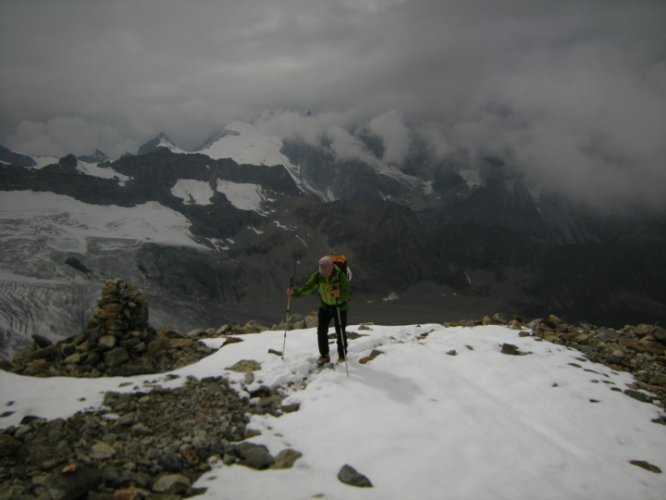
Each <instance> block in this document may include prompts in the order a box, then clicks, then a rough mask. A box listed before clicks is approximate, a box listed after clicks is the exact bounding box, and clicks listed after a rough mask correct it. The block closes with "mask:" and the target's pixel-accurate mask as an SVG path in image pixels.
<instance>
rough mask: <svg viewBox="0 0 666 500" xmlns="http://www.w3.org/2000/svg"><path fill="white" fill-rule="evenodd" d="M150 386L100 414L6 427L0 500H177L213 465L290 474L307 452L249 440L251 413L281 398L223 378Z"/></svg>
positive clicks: (110, 397) (110, 401)
mask: <svg viewBox="0 0 666 500" xmlns="http://www.w3.org/2000/svg"><path fill="white" fill-rule="evenodd" d="M154 384H155V383H154ZM147 385H148V386H147V387H144V388H141V387H134V388H133V389H134V390H138V391H139V392H134V393H127V394H122V393H116V392H110V393H107V394H106V395H105V398H104V404H103V408H102V409H101V410H98V411H90V412H78V413H76V414H75V415H73V416H71V417H70V418H68V419H56V420H51V421H47V420H45V419H42V418H37V417H26V418H24V419H23V421H22V422H21V423H20V424H19V425H17V426H14V427H10V428H8V429H5V430H4V431H3V432H2V433H0V491H2V492H4V493H2V494H0V498H12V499H28V498H31V499H33V498H38V499H42V498H43V499H51V498H58V499H66V498H88V499H112V498H113V499H115V498H155V499H157V498H161V499H164V498H169V499H176V498H182V497H186V496H190V495H193V494H196V493H201V490H197V489H195V488H193V487H192V484H193V483H194V482H195V481H196V480H197V478H198V477H199V476H200V475H201V474H202V473H203V472H206V471H208V470H210V465H209V464H211V463H212V462H223V463H224V464H226V465H233V464H239V465H245V466H247V467H252V468H255V469H265V468H269V467H271V468H289V467H291V466H292V465H293V463H294V461H296V460H297V459H298V458H299V457H300V456H301V454H300V453H299V452H297V451H295V450H290V449H286V450H283V451H282V452H280V454H278V455H277V456H276V457H273V456H271V455H270V453H269V452H268V450H267V449H266V447H264V446H262V445H258V444H254V443H250V442H244V441H243V440H244V439H245V438H247V437H252V436H256V435H258V434H259V432H258V431H254V430H250V429H248V428H247V423H248V420H249V417H248V415H249V414H265V413H271V414H274V415H279V414H281V410H280V406H279V405H280V402H281V401H282V399H283V397H282V396H281V395H280V394H279V393H276V392H274V391H271V390H269V389H264V391H263V393H262V395H261V397H259V396H257V397H256V398H253V399H252V400H250V399H248V398H241V397H240V396H238V395H237V394H236V392H234V391H233V390H232V389H231V388H230V387H229V385H228V383H227V381H226V380H224V379H222V378H219V377H216V378H206V379H203V380H196V379H193V378H190V379H188V380H187V381H186V382H185V384H184V385H183V386H182V387H180V388H178V389H173V390H165V389H162V388H161V387H160V386H159V385H157V384H156V385H152V386H151V385H150V384H147ZM141 389H146V391H148V389H152V390H150V391H149V392H143V391H142V390H141ZM86 494H87V497H86ZM123 495H125V496H123ZM159 495H169V496H159Z"/></svg>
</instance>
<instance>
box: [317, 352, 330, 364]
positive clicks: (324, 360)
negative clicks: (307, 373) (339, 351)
mask: <svg viewBox="0 0 666 500" xmlns="http://www.w3.org/2000/svg"><path fill="white" fill-rule="evenodd" d="M330 362H331V357H330V356H329V355H328V354H325V355H324V356H319V359H318V360H317V366H323V365H326V364H328V363H330Z"/></svg>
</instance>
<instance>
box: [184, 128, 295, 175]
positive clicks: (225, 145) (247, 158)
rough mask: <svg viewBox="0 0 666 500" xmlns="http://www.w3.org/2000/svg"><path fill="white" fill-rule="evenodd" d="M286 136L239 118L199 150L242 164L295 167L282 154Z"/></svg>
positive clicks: (205, 153) (214, 156) (214, 157)
mask: <svg viewBox="0 0 666 500" xmlns="http://www.w3.org/2000/svg"><path fill="white" fill-rule="evenodd" d="M281 149H282V139H280V138H279V137H276V136H272V135H269V134H267V133H266V132H263V131H261V130H259V129H258V128H257V127H255V126H254V125H252V124H251V123H245V122H240V121H235V122H232V123H230V124H229V125H227V126H226V127H224V130H223V131H222V133H221V134H220V135H218V137H217V138H216V139H214V140H212V141H209V142H208V143H207V144H206V145H205V146H204V147H203V148H202V149H201V150H199V151H197V153H201V154H204V155H207V156H209V157H211V158H213V159H215V160H218V159H222V158H231V159H232V160H234V161H235V162H236V163H238V164H241V165H242V164H248V165H264V166H274V165H284V166H285V167H290V166H292V165H291V164H290V162H289V159H288V158H287V157H286V156H285V155H283V154H282V152H281Z"/></svg>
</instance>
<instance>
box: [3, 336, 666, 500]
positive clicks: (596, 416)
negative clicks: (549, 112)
mask: <svg viewBox="0 0 666 500" xmlns="http://www.w3.org/2000/svg"><path fill="white" fill-rule="evenodd" d="M352 329H353V330H356V329H357V327H354V328H352V327H350V330H352ZM358 331H359V333H361V334H362V335H361V336H360V337H358V338H356V339H354V340H351V341H350V356H349V357H350V361H349V377H347V376H346V373H345V369H344V367H343V365H337V366H336V367H335V368H334V369H328V368H326V369H323V370H320V369H316V368H315V367H314V354H315V351H316V346H315V344H316V343H315V339H314V337H313V335H314V330H313V329H307V330H292V331H289V332H288V336H287V343H286V352H285V357H284V360H282V359H280V357H278V356H275V355H273V354H270V353H269V352H268V351H269V349H271V348H272V349H276V348H278V349H279V348H280V347H281V346H282V341H283V332H281V331H275V332H265V333H262V334H260V335H249V336H244V337H243V341H242V342H240V343H234V344H228V345H226V346H224V347H223V348H221V349H220V350H219V351H218V352H216V353H215V354H213V355H210V356H208V357H207V358H204V359H202V360H201V361H199V362H198V363H196V364H193V365H190V366H187V367H184V368H181V369H178V370H175V371H173V372H169V373H164V374H161V375H158V376H156V375H144V376H135V377H128V378H117V377H116V378H108V379H105V378H99V379H94V380H91V379H70V378H65V377H59V378H46V379H43V378H35V377H23V376H17V375H14V374H10V373H6V372H0V383H1V384H2V386H3V387H5V386H6V387H12V389H13V391H12V393H11V401H12V404H11V407H10V412H8V414H6V415H5V416H4V417H3V419H2V420H1V421H0V425H2V426H3V427H5V428H7V427H9V426H12V425H17V424H18V423H19V422H20V421H21V420H22V419H23V418H24V417H26V416H28V415H31V416H33V417H32V418H34V417H44V418H49V419H54V418H67V417H68V416H70V415H72V414H73V413H74V412H76V411H86V412H88V413H89V414H91V412H95V411H100V410H99V408H100V406H101V404H102V401H103V398H104V392H106V391H113V392H115V393H135V392H138V391H140V392H141V393H142V396H143V397H144V398H153V397H154V393H152V392H150V391H148V392H146V387H149V386H151V385H155V384H157V386H158V387H159V389H158V391H157V392H159V393H161V394H164V393H166V392H168V391H169V390H173V389H174V388H177V387H181V386H183V385H184V384H185V383H186V381H187V380H190V382H192V380H193V379H192V377H194V379H199V380H202V379H206V377H211V376H218V375H220V374H221V373H222V374H224V376H225V377H227V378H228V379H229V380H230V382H231V385H232V387H233V388H235V389H236V390H237V391H239V392H240V393H241V394H246V393H253V394H258V393H255V391H260V390H263V391H264V393H265V392H266V390H267V389H268V390H271V391H277V390H278V389H277V388H278V386H279V387H280V388H281V389H279V390H281V391H284V392H285V393H286V395H287V399H286V400H285V401H284V404H285V405H287V404H291V405H296V406H295V407H297V408H298V409H297V411H294V412H291V413H284V414H282V415H281V416H270V415H254V416H252V418H251V420H250V422H249V427H250V428H252V429H254V430H255V431H258V432H259V434H258V435H255V436H254V437H252V438H249V439H248V440H246V441H249V442H251V443H256V444H261V445H265V446H266V447H267V448H268V451H269V452H270V453H271V454H272V455H276V454H277V452H278V451H280V450H283V449H285V447H286V448H291V449H294V450H297V451H298V452H300V453H302V457H300V458H299V459H298V460H297V461H296V463H295V465H294V467H293V468H292V469H289V470H266V471H257V470H252V469H249V468H247V467H242V466H240V465H223V464H221V463H219V462H215V461H213V462H212V470H210V471H209V472H206V473H204V474H203V475H202V476H201V477H200V478H199V479H198V481H197V482H196V483H194V486H195V487H203V488H206V489H207V491H206V492H205V493H204V494H203V495H201V496H200V498H216V499H218V498H239V497H242V498H263V497H265V493H266V491H270V492H271V495H272V497H274V498H290V499H292V498H303V499H305V498H312V497H313V496H314V495H325V496H326V497H327V498H382V499H385V498H411V497H414V496H415V495H416V496H418V497H419V498H427V499H430V498H432V499H437V498H441V496H442V492H443V491H446V492H447V495H451V496H452V497H455V498H458V499H461V500H467V499H469V500H476V499H478V498H489V499H494V498H498V499H499V498H507V497H510V498H513V499H518V500H522V499H532V498H543V499H553V500H555V499H560V498H574V499H587V498H606V499H617V500H620V499H626V498H641V499H647V500H650V499H654V500H657V499H661V498H662V496H663V491H664V489H666V479H665V476H664V475H663V473H655V472H651V471H649V470H645V469H643V468H640V467H638V466H636V465H634V464H632V463H631V462H632V461H634V462H638V463H643V464H649V465H651V466H652V467H657V468H659V469H661V470H663V469H664V467H665V466H666V464H665V463H664V454H663V450H664V447H665V446H666V436H665V434H664V433H663V428H662V426H661V425H659V424H656V423H653V422H651V420H654V419H656V418H657V417H659V416H660V415H661V412H660V411H659V408H658V407H657V406H655V405H653V404H649V403H648V404H646V403H641V402H638V401H636V400H634V399H632V398H629V397H628V396H627V395H625V394H623V392H622V391H623V390H625V389H626V388H627V386H630V385H631V384H632V382H633V378H632V376H631V375H629V374H627V373H618V372H616V371H614V370H612V369H610V368H608V367H606V366H604V365H599V364H595V363H592V362H590V361H587V360H586V359H584V358H582V357H581V353H579V352H577V351H575V350H571V349H567V348H566V347H564V346H558V345H554V344H551V343H548V342H538V341H537V340H536V339H534V338H530V337H518V332H516V331H515V330H510V329H508V328H505V327H498V326H487V327H476V328H460V327H453V328H445V327H442V326H440V325H429V324H423V325H411V326H395V327H387V326H379V325H373V326H370V327H366V329H363V330H361V329H360V328H358ZM225 340H226V339H225V338H218V339H209V340H206V341H205V343H206V344H207V345H209V346H212V347H220V346H222V344H223V343H224V342H225ZM508 343H511V344H513V345H514V346H516V347H517V348H518V350H519V352H521V353H523V355H507V354H503V353H502V346H503V345H504V344H508ZM373 352H375V353H377V352H380V354H379V355H378V356H377V357H376V358H375V359H373V360H371V361H369V362H367V363H366V364H361V363H360V362H359V361H360V360H362V359H363V358H365V357H367V356H369V355H370V354H371V353H373ZM240 360H253V361H255V362H256V363H258V365H256V366H255V367H254V368H255V369H254V371H253V372H252V373H253V376H252V377H248V376H247V375H246V374H245V373H243V372H237V371H234V369H232V367H233V366H234V365H235V364H236V363H237V362H238V361H240ZM156 379H157V380H156ZM208 380H210V378H209V379H208ZM3 394H5V395H6V396H5V398H4V399H3V400H0V404H2V405H3V407H6V406H7V403H8V400H9V398H10V394H9V393H3ZM648 399H649V398H648ZM154 400H156V396H155V398H154V399H153V401H154ZM261 401H262V398H261V397H259V396H256V397H255V398H254V403H255V404H256V405H259V404H261ZM195 410H196V409H195ZM101 411H102V412H103V413H105V417H106V421H107V422H111V424H109V425H107V428H106V430H105V431H104V432H105V433H106V434H105V436H106V437H100V440H102V441H103V440H104V439H108V438H110V436H111V435H114V436H115V435H116V434H115V433H117V432H118V436H119V437H118V438H117V440H116V441H115V442H113V443H112V447H113V449H114V450H116V451H115V453H116V456H115V457H113V458H111V459H109V460H115V459H117V458H118V455H119V453H120V450H121V447H122V446H123V439H127V437H126V438H122V437H120V432H122V433H123V435H125V434H128V433H129V432H130V431H127V427H125V431H120V432H119V431H117V430H116V429H117V426H114V425H113V422H124V421H129V419H130V418H134V417H132V416H127V415H114V414H109V412H108V409H106V410H104V409H102V410H101ZM181 411H182V412H183V415H182V416H180V417H179V419H180V420H184V421H188V422H190V427H188V429H190V430H192V433H193V434H194V435H195V436H196V429H198V426H199V425H206V424H207V422H206V420H207V415H206V414H205V413H200V412H197V411H193V410H192V409H191V408H189V409H181ZM136 418H139V420H138V421H137V420H132V423H133V424H134V425H137V424H138V423H140V422H141V420H140V418H141V417H140V416H138V417H136ZM120 419H124V420H120ZM119 425H120V428H121V429H122V424H119ZM192 426H194V427H192ZM137 429H138V427H137ZM193 429H194V430H193ZM131 432H133V431H131ZM255 434H256V433H255ZM129 438H131V436H129ZM148 438H149V436H147V437H146V439H148ZM196 443H197V441H196V440H195V444H196ZM106 444H107V445H108V443H106ZM96 449H99V450H102V451H105V450H107V449H108V448H107V447H105V446H103V445H101V444H99V443H98V444H96ZM193 459H194V458H193ZM98 463H99V466H100V467H107V465H109V464H108V463H107V461H105V459H101V460H98ZM162 463H164V464H166V466H168V467H173V462H166V461H164V462H162ZM344 464H350V465H352V466H353V467H354V468H356V469H357V470H358V471H359V472H361V473H363V474H364V475H366V476H367V477H368V478H369V479H370V480H371V481H372V484H373V487H372V488H368V489H360V488H354V487H351V486H348V485H345V484H343V483H341V482H340V481H339V480H338V479H337V478H336V475H337V473H338V471H339V470H340V468H341V467H342V466H343V465H344ZM105 477H108V478H111V479H114V478H116V477H117V474H116V475H109V474H107V475H106V476H105ZM117 488H119V486H118V487H117ZM148 488H150V486H148Z"/></svg>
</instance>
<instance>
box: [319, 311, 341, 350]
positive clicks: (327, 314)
mask: <svg viewBox="0 0 666 500" xmlns="http://www.w3.org/2000/svg"><path fill="white" fill-rule="evenodd" d="M331 318H332V319H333V322H334V324H335V333H336V339H337V343H338V356H340V357H343V356H345V354H346V352H347V332H346V331H345V328H347V311H340V323H341V325H338V314H337V312H336V308H335V306H332V307H331V306H329V307H320V308H319V325H318V326H317V344H319V354H321V355H322V356H328V325H329V324H330V323H331ZM343 341H344V342H343ZM343 345H344V347H343Z"/></svg>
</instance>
